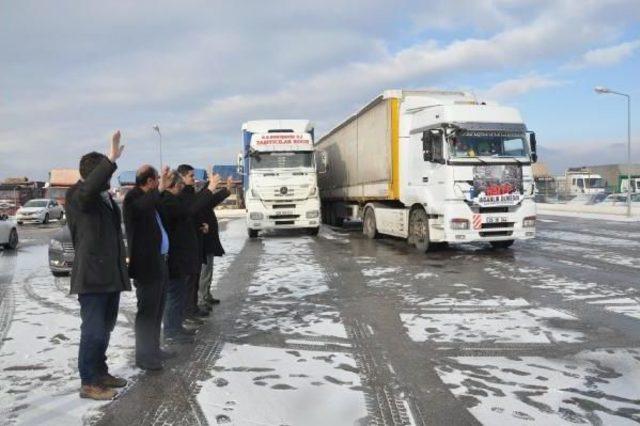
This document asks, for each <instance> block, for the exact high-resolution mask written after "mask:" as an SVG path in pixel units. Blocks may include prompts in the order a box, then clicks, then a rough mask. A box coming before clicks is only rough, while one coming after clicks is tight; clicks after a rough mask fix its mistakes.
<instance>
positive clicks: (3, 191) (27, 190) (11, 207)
mask: <svg viewBox="0 0 640 426" xmlns="http://www.w3.org/2000/svg"><path fill="white" fill-rule="evenodd" d="M44 197H45V183H44V182H40V181H30V180H29V179H28V178H27V177H17V178H7V179H5V180H4V181H3V182H2V183H0V214H7V215H10V216H11V215H14V214H15V212H16V210H17V209H18V208H19V207H20V206H22V205H23V204H24V203H26V202H27V201H29V200H32V199H34V198H44Z"/></svg>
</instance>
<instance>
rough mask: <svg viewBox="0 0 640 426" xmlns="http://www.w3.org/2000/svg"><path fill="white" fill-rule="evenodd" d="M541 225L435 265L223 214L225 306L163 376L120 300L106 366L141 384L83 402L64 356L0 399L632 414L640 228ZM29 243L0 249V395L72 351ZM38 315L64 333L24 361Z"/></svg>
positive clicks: (101, 411)
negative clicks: (528, 236)
mask: <svg viewBox="0 0 640 426" xmlns="http://www.w3.org/2000/svg"><path fill="white" fill-rule="evenodd" d="M38 232H40V231H38ZM538 233H539V236H538V237H537V238H536V240H534V241H528V242H522V243H520V242H518V243H516V244H514V246H513V247H512V248H511V249H508V250H491V249H489V248H488V247H485V246H481V245H471V244H465V245H458V246H452V247H449V248H444V249H441V250H438V251H435V252H432V253H429V254H426V255H425V254H421V253H417V252H416V251H415V250H413V249H412V248H410V247H408V246H407V245H406V244H405V243H404V242H403V241H400V240H396V239H391V238H383V239H381V240H377V241H370V240H367V239H365V238H364V237H363V236H362V235H361V233H360V231H359V230H358V229H357V228H355V227H354V228H349V229H335V228H328V227H325V228H323V229H322V230H321V233H320V235H319V236H318V237H316V238H314V237H308V236H299V235H296V234H295V233H279V234H269V235H265V236H262V237H260V238H259V239H257V240H255V241H250V240H248V239H247V238H246V232H245V229H244V224H243V221H242V220H237V219H236V220H230V221H227V222H224V223H223V232H222V238H223V243H224V245H225V247H226V248H227V251H228V255H227V256H225V257H224V258H222V259H219V260H217V263H216V266H215V269H216V277H215V278H214V283H215V284H216V285H217V289H216V295H217V296H218V297H219V298H221V299H222V301H223V303H222V304H221V305H220V306H218V307H216V308H215V309H214V312H213V315H212V317H211V318H210V319H208V321H207V322H206V324H205V325H203V326H202V327H201V328H200V330H199V332H198V334H197V339H196V342H195V343H194V344H189V345H182V346H178V347H176V349H178V350H179V357H178V358H177V359H173V360H171V361H169V362H167V364H166V366H165V369H164V371H163V372H160V373H153V374H149V373H142V372H140V371H139V370H135V369H132V368H131V357H132V355H133V354H132V347H131V346H132V333H131V324H132V321H133V315H134V312H135V300H134V299H133V297H132V296H131V295H127V296H124V297H123V304H122V315H121V318H120V322H119V327H118V329H119V330H120V331H119V333H120V334H118V335H116V336H114V338H113V339H112V344H111V346H112V351H111V352H110V362H113V363H114V364H115V365H116V367H115V372H117V373H120V374H123V375H126V376H127V377H129V378H130V379H131V380H130V381H131V383H130V385H129V386H128V387H127V388H126V389H125V391H124V392H123V394H122V395H121V396H120V397H119V398H118V399H117V400H116V401H114V402H112V403H110V404H107V405H91V406H88V405H86V404H79V403H78V402H77V396H76V394H75V392H76V391H77V378H76V377H66V376H74V375H75V374H77V373H76V372H75V370H74V361H73V360H67V362H66V364H64V363H63V362H60V364H64V366H63V367H60V369H59V374H58V375H56V374H55V373H53V376H52V377H53V378H51V377H48V378H45V379H44V380H43V381H42V382H43V383H45V386H48V389H51V392H50V393H53V394H54V395H53V396H51V395H50V394H43V395H41V396H38V398H39V399H37V400H36V401H32V400H33V398H34V397H31V396H30V397H25V398H23V399H22V400H20V399H18V400H16V398H15V397H0V413H4V412H6V413H10V418H11V419H13V420H14V421H16V422H20V421H22V422H26V423H29V422H33V421H35V420H42V419H53V418H55V419H65V421H68V422H71V423H73V422H74V421H77V420H78V419H84V421H90V422H97V423H99V424H123V425H125V424H126V425H128V424H222V423H228V424H238V425H244V424H269V425H284V424H286V425H298V424H303V425H315V424H317V425H325V424H331V425H338V424H345V425H352V424H375V425H396V424H545V425H546V424H564V423H567V424H574V423H577V424H580V423H583V424H635V423H638V422H640V327H639V325H640V286H639V278H638V277H639V273H638V272H639V269H640V262H639V259H640V256H639V255H640V224H638V223H616V222H606V221H601V220H580V219H574V218H561V217H550V216H547V217H542V218H541V220H540V221H539V223H538ZM41 234H42V235H44V237H42V238H43V239H44V238H46V232H41ZM34 235H35V236H32V237H30V238H31V241H29V239H27V243H26V245H25V246H24V247H23V248H21V250H20V251H19V252H18V253H17V254H16V253H14V254H7V253H3V254H2V255H1V256H0V267H1V269H0V270H1V271H2V274H0V285H2V287H0V288H3V289H4V293H2V295H1V297H2V298H3V299H2V300H0V302H2V303H1V304H0V318H4V320H0V322H1V323H2V324H5V325H4V328H2V327H0V331H2V329H4V331H2V333H4V334H2V336H3V338H4V339H3V341H2V343H0V345H2V346H0V368H2V369H3V370H5V371H10V372H11V374H10V376H11V377H9V378H5V379H3V380H0V391H11V390H13V391H16V390H17V391H19V390H21V389H30V390H31V392H32V393H33V392H35V387H34V383H36V384H39V383H38V380H37V375H38V374H40V375H43V374H44V373H45V372H46V371H44V370H47V371H49V369H48V368H47V367H48V365H49V364H51V363H52V364H54V365H57V364H56V363H57V362H58V360H59V358H61V357H63V356H64V354H67V355H68V356H69V357H72V356H73V350H77V349H76V347H74V343H73V342H74V339H77V323H76V319H75V317H74V315H76V309H77V306H76V303H75V301H74V300H73V299H72V298H69V297H67V296H65V294H64V293H65V291H66V289H67V287H66V286H67V285H68V281H67V280H66V279H55V280H54V279H53V278H51V277H50V276H49V275H48V274H47V273H46V269H45V268H46V256H45V255H46V249H45V248H44V246H42V245H38V244H37V243H36V242H37V241H39V238H40V234H38V233H37V232H36V234H34ZM34 241H35V242H34ZM43 257H44V258H43ZM43 270H44V272H43ZM9 294H11V296H9ZM9 299H11V303H8V302H6V301H7V300H9ZM21 300H24V306H28V308H24V310H23V314H24V315H22V314H21V313H20V312H21V311H20V306H21ZM5 305H12V306H13V307H10V308H5V309H3V308H2V307H3V306H5ZM40 309H41V310H42V311H43V315H50V316H53V317H55V318H60V319H59V320H58V321H59V322H60V324H67V323H68V326H67V328H66V331H64V332H63V333H62V335H63V336H64V339H67V340H64V339H63V338H62V337H58V340H62V342H60V343H59V344H58V346H55V345H56V344H55V343H53V344H51V345H50V346H51V347H55V350H51V351H46V352H45V353H47V354H51V353H58V355H56V356H55V357H52V358H51V359H52V360H49V361H48V360H47V358H46V356H45V357H43V356H42V355H41V354H40V352H36V351H35V350H34V354H33V356H31V357H29V361H28V362H27V361H25V360H23V359H19V357H17V355H16V352H17V351H18V350H17V349H16V348H18V347H23V346H25V345H28V344H29V343H28V342H29V339H28V337H24V336H23V337H20V336H22V335H24V334H27V333H22V334H20V335H17V334H16V332H15V329H16V328H19V324H20V323H21V322H25V323H28V324H29V327H31V330H40V329H41V328H42V326H38V325H37V324H38V322H37V321H33V320H32V319H29V317H28V316H27V315H26V313H25V312H33V311H38V310H40ZM21 315H22V316H21ZM62 319H64V321H63V320H62ZM2 321H4V322H2ZM42 322H44V321H43V320H42V319H40V323H42ZM58 328H59V327H50V328H48V331H49V334H47V333H44V332H43V333H41V334H42V335H43V336H45V338H43V339H42V340H43V341H47V339H49V341H52V339H53V338H54V337H56V336H54V335H53V333H54V332H55V331H60V330H58ZM12 333H14V334H12ZM31 333H32V334H34V332H33V331H32V332H31ZM74 333H75V334H74ZM38 334H39V333H38V332H35V335H38ZM59 334H60V333H59ZM6 339H9V340H6ZM53 340H55V339H53ZM114 342H115V343H114ZM65 348H66V350H67V352H64V350H65ZM45 349H47V346H46V345H43V349H41V350H43V351H44V350H45ZM47 356H48V355H47ZM16 363H17V364H16ZM29 366H31V367H37V368H38V369H40V367H41V366H42V369H41V370H42V371H41V370H37V371H39V373H37V374H36V373H33V371H30V370H29V368H28V367H29ZM14 367H20V368H22V370H21V369H20V368H14ZM65 375H66V376H65ZM59 382H64V385H59V384H58V383H59ZM12 395H16V394H15V393H13V394H12ZM17 395H20V394H19V393H18V394H17ZM30 395H31V394H30ZM56 395H58V397H56ZM60 401H62V402H63V404H62V406H63V407H66V411H65V409H61V408H59V407H60V405H61V404H60ZM65 404H66V405H65ZM36 406H38V407H40V408H37V409H36ZM42 407H45V408H42ZM56 407H57V408H56ZM34 413H37V414H38V415H37V416H35V414H34ZM56 416H57V417H56ZM34 419H35V420H34Z"/></svg>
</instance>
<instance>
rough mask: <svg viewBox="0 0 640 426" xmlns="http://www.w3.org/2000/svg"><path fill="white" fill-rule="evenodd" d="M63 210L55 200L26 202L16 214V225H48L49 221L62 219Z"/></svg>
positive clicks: (43, 199)
mask: <svg viewBox="0 0 640 426" xmlns="http://www.w3.org/2000/svg"><path fill="white" fill-rule="evenodd" d="M63 217H64V210H63V209H62V206H61V205H60V204H58V202H57V201H56V200H49V199H46V198H42V199H35V200H29V201H27V202H26V203H25V204H24V206H22V207H20V208H19V209H18V211H17V212H16V221H17V222H18V225H22V224H23V223H25V222H34V223H42V224H46V223H49V221H50V220H51V219H58V220H60V219H62V218H63Z"/></svg>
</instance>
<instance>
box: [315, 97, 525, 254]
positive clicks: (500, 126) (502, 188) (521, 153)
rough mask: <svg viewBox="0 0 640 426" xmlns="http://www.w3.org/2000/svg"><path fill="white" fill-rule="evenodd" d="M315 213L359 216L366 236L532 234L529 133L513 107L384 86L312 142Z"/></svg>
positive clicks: (418, 238) (419, 239)
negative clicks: (316, 161) (318, 204)
mask: <svg viewBox="0 0 640 426" xmlns="http://www.w3.org/2000/svg"><path fill="white" fill-rule="evenodd" d="M316 150H317V151H318V152H319V158H321V159H322V161H323V163H324V164H323V166H324V167H326V168H327V173H326V174H322V175H320V178H319V186H320V197H321V199H322V212H323V220H324V221H325V222H326V223H329V224H332V225H341V223H342V221H343V220H345V219H362V221H363V232H364V234H365V235H366V236H368V237H369V238H376V237H378V236H379V235H381V234H384V235H391V236H395V237H401V238H406V239H407V241H408V242H409V243H410V244H414V245H415V246H416V247H417V248H418V249H419V250H421V251H427V250H428V249H429V247H430V246H431V245H432V244H433V243H463V242H470V241H486V242H489V243H491V245H493V246H494V247H497V248H506V247H509V246H510V245H511V244H512V243H513V241H514V240H518V239H530V238H533V237H534V236H535V221H536V216H535V215H536V206H535V203H534V201H533V193H534V182H533V174H532V168H531V164H532V163H534V162H535V161H536V160H537V154H536V139H535V134H534V133H531V132H529V131H528V130H527V128H526V126H525V124H524V122H523V121H522V118H521V116H520V114H519V112H518V111H517V110H516V109H514V108H509V107H505V106H498V105H489V104H487V103H485V102H479V101H478V100H477V99H476V98H475V97H474V96H472V95H470V94H468V93H464V92H450V91H434V90H424V91H407V90H388V91H385V92H384V93H382V94H381V95H380V96H378V97H377V98H376V99H374V100H373V101H372V102H370V103H369V104H368V105H366V106H365V107H364V108H362V109H361V110H360V111H358V112H357V113H356V114H355V115H352V116H351V117H349V118H347V119H346V120H345V121H344V122H342V123H341V124H339V125H338V126H337V127H335V128H334V129H333V130H331V131H330V132H329V133H328V134H327V135H325V136H323V137H322V138H321V139H319V140H318V142H317V143H316Z"/></svg>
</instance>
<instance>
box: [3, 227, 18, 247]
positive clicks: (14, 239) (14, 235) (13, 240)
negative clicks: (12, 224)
mask: <svg viewBox="0 0 640 426" xmlns="http://www.w3.org/2000/svg"><path fill="white" fill-rule="evenodd" d="M3 246H4V248H5V249H7V250H15V249H16V247H18V231H16V229H15V228H13V229H12V230H11V232H10V233H9V241H8V242H7V243H6V244H3Z"/></svg>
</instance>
